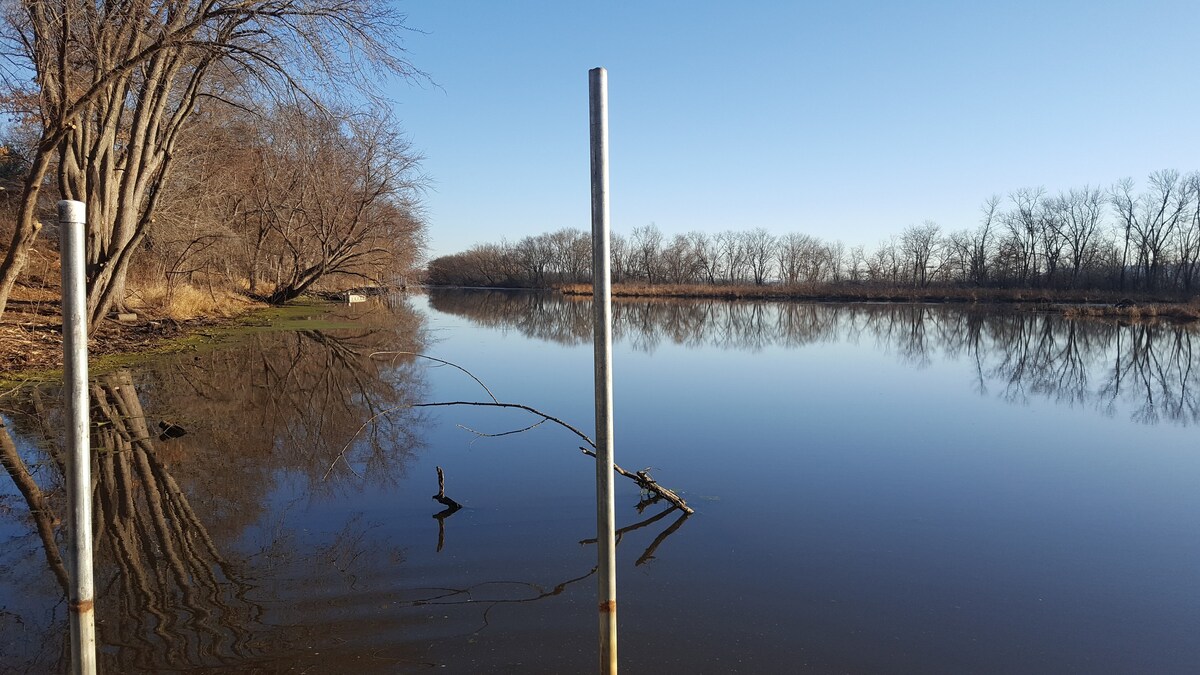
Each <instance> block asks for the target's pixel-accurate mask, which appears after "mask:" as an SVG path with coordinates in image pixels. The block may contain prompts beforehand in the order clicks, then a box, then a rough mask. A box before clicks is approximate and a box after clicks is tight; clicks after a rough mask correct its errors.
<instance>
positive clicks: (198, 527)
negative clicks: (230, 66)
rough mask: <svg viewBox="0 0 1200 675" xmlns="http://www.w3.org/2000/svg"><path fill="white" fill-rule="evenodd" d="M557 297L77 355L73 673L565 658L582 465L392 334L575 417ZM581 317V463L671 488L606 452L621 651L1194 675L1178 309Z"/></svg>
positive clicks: (574, 619) (53, 543) (700, 307)
mask: <svg viewBox="0 0 1200 675" xmlns="http://www.w3.org/2000/svg"><path fill="white" fill-rule="evenodd" d="M590 311H591V306H590V303H588V302H585V301H573V300H564V299H563V298H561V297H558V296H554V295H539V294H529V293H499V292H446V291H440V292H433V293H431V294H430V295H427V296H426V295H420V296H413V297H411V298H409V299H401V300H398V301H393V302H391V303H377V304H373V305H371V306H367V307H358V306H356V307H354V308H339V309H335V310H332V311H331V312H330V313H329V314H326V315H321V316H314V317H313V318H311V319H307V320H303V319H301V320H296V321H288V322H283V321H279V322H276V323H277V325H275V326H271V327H267V326H264V327H261V328H258V329H255V330H251V331H249V332H247V333H246V334H245V335H240V336H237V337H236V338H233V337H225V338H220V339H217V340H214V344H213V345H205V346H201V347H199V348H197V349H196V350H194V351H191V352H187V353H184V354H179V355H174V356H171V357H168V358H164V359H161V360H159V361H157V362H155V363H152V364H149V365H146V366H139V367H136V368H128V369H124V370H118V371H115V372H109V373H106V374H103V375H99V376H97V377H96V379H95V381H94V384H93V390H92V394H93V410H92V419H93V421H94V422H95V423H96V427H95V429H94V432H93V447H94V448H95V449H96V453H97V458H96V464H95V469H94V472H95V488H94V493H93V498H94V501H93V503H94V508H95V512H96V519H97V523H96V532H97V539H96V540H97V546H98V552H97V561H96V583H97V589H98V593H97V612H98V616H97V618H98V632H99V636H100V639H101V642H102V646H101V654H100V658H101V663H102V666H103V667H104V670H105V672H122V673H126V672H161V671H178V670H184V671H186V670H212V671H241V672H292V671H295V672H306V673H318V672H328V673H341V672H380V673H391V672H423V671H425V670H437V671H439V672H461V673H479V672H488V673H505V672H512V673H579V672H592V671H594V669H595V666H596V663H597V656H596V654H597V650H596V640H597V638H596V627H597V617H596V610H595V607H596V580H595V577H594V574H593V568H594V565H595V556H596V551H595V547H594V545H592V544H591V543H590V542H588V541H587V540H589V539H590V538H591V537H593V536H595V516H594V487H593V473H594V471H593V465H592V463H591V460H590V459H588V458H587V457H585V456H584V455H582V454H581V453H580V452H579V450H578V443H576V442H575V438H574V437H573V436H572V435H571V434H569V433H568V432H566V431H564V430H562V429H559V428H556V427H553V426H552V425H549V424H543V425H540V426H537V427H535V428H532V429H529V430H527V431H524V432H522V433H514V434H509V435H503V436H494V435H495V434H500V433H503V432H508V431H515V430H518V429H522V428H525V427H528V426H530V425H531V424H533V423H534V422H536V421H537V419H536V418H534V417H532V416H530V415H528V414H525V413H521V412H520V411H515V410H499V409H494V408H473V407H465V406H454V407H413V404H417V403H428V402H445V401H486V400H489V398H488V393H487V392H486V391H484V390H483V389H482V388H481V386H480V385H479V384H478V383H476V382H475V381H474V380H473V379H472V378H471V377H470V376H468V375H467V374H465V373H464V372H462V371H461V370H458V369H455V368H454V367H452V366H449V365H444V364H441V363H438V362H435V361H431V360H428V359H422V358H418V357H414V356H413V355H412V354H411V353H413V352H420V353H423V354H427V355H429V356H432V357H436V358H438V359H443V360H446V361H451V362H453V363H454V364H458V365H459V366H461V367H463V368H465V369H467V370H469V371H470V373H471V374H472V375H474V376H475V377H477V378H479V380H481V381H482V382H483V383H485V384H486V385H487V387H488V388H490V390H491V392H492V393H493V394H494V395H495V396H496V397H497V398H498V399H499V400H501V401H509V402H516V403H522V404H525V405H530V406H533V407H535V408H538V409H541V410H543V411H545V412H547V413H549V414H552V415H555V416H557V417H560V418H562V419H563V420H566V421H568V422H570V423H572V424H574V425H576V426H578V427H580V428H581V429H584V430H587V431H590V430H591V428H592V419H591V417H592V400H591V392H592V384H591V373H592V365H591V359H592V355H591V354H592V352H591V345H590V335H591V332H590V323H589V317H590ZM614 314H615V326H614V335H615V338H616V341H617V343H616V347H615V355H614V368H615V371H614V381H615V401H616V455H617V461H618V463H620V464H622V465H623V466H625V467H626V468H627V469H630V470H639V469H643V468H647V467H652V471H653V473H654V475H655V477H656V478H657V479H658V480H659V481H660V482H661V483H663V484H664V485H666V486H668V487H672V488H674V489H676V490H677V491H678V492H679V493H680V494H681V495H682V496H683V497H684V498H685V499H686V500H688V502H689V503H690V504H691V505H692V506H694V507H695V509H696V514H695V515H694V516H691V517H689V518H686V519H685V518H682V517H681V516H680V515H679V513H678V512H665V513H664V508H665V507H663V506H662V505H661V504H651V505H648V506H647V505H645V504H642V505H641V507H642V509H641V510H639V508H638V507H639V501H640V497H641V495H639V492H638V490H637V487H636V486H635V485H633V484H632V483H630V482H629V481H626V480H624V479H621V478H619V477H618V483H617V487H618V492H617V519H618V524H619V525H620V526H623V527H628V528H629V529H628V531H626V532H624V533H623V534H622V535H621V538H620V542H619V546H618V588H619V594H620V595H619V602H620V605H619V606H620V615H619V621H620V628H619V630H620V662H621V668H622V670H623V671H624V672H626V673H732V672H740V673H795V672H812V673H1068V672H1076V673H1194V672H1198V671H1200V640H1197V639H1196V632H1197V629H1198V627H1200V490H1197V484H1198V482H1200V481H1198V479H1200V443H1198V442H1197V440H1196V439H1197V428H1196V427H1197V424H1198V423H1200V398H1198V396H1200V394H1198V392H1200V352H1197V351H1195V349H1197V348H1200V333H1197V332H1196V331H1195V330H1194V329H1186V328H1179V327H1173V326H1169V325H1158V326H1147V325H1117V324H1115V323H1107V322H1099V321H1091V320H1089V321H1072V320H1068V319H1066V318H1063V317H1060V316H1057V315H1042V314H1031V313H1025V314H1015V313H1003V312H998V311H992V310H986V309H977V308H965V307H948V306H908V305H825V304H823V305H809V304H785V303H763V302H754V303H749V302H748V303H726V302H717V301H703V302H701V301H696V302H680V301H672V302H635V301H631V302H618V303H616V304H615V307H614ZM376 352H389V353H386V354H380V353H376ZM373 354H374V355H373ZM372 355H373V356H372ZM59 400H60V392H59V391H58V390H57V389H56V388H53V387H48V388H43V389H38V390H23V391H21V392H18V393H17V394H15V395H11V396H9V397H7V398H5V399H3V400H0V417H2V419H3V421H4V423H5V425H6V427H5V428H4V429H0V455H2V456H3V457H2V458H3V465H4V468H5V470H6V472H5V475H2V476H0V542H3V545H2V546H0V671H4V672H7V671H15V672H60V671H62V670H63V669H64V667H65V665H64V664H65V661H64V659H65V658H66V657H65V653H66V646H65V644H64V641H65V639H66V635H67V632H66V622H67V607H66V602H65V600H64V595H63V583H64V580H63V574H64V572H63V563H62V558H61V554H60V553H59V550H60V548H62V547H63V546H64V545H65V541H66V540H65V534H64V532H63V529H62V523H61V520H62V519H64V518H65V514H66V502H65V495H64V490H63V487H62V485H63V478H62V466H61V465H62V462H63V459H64V458H63V456H62V453H61V451H60V448H61V439H60V435H61V434H60V431H59V430H60V428H61V422H62V410H61V409H60V403H59ZM160 423H173V424H176V425H178V427H181V428H182V429H184V430H186V434H185V435H182V436H178V437H172V436H171V435H170V434H167V433H163V429H162V427H161V426H160ZM438 466H440V467H442V468H443V469H444V470H445V475H446V494H447V495H449V496H450V497H452V498H454V499H456V500H458V501H460V502H462V503H463V504H465V508H464V509H463V510H461V511H458V512H456V513H453V514H451V515H448V516H447V515H445V514H439V511H441V509H442V507H441V505H440V504H438V503H437V502H435V501H433V500H432V499H431V498H430V495H432V494H434V493H435V492H436V491H437V475H436V471H435V467H438ZM439 515H441V516H442V517H438V516H439ZM635 526H636V527H635Z"/></svg>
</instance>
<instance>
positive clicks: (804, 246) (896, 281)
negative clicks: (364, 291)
mask: <svg viewBox="0 0 1200 675" xmlns="http://www.w3.org/2000/svg"><path fill="white" fill-rule="evenodd" d="M981 211H982V216H981V221H980V224H979V225H978V226H977V227H975V228H974V229H963V230H957V231H952V232H947V231H944V230H943V229H942V227H941V226H940V225H938V224H937V223H934V222H932V221H926V222H924V223H922V224H920V225H910V226H909V227H907V228H905V229H904V230H903V231H902V232H901V233H900V234H898V235H892V236H891V237H890V238H889V239H887V240H885V241H883V242H881V243H880V244H878V245H877V246H875V247H874V248H867V247H865V246H851V247H847V246H846V245H844V244H843V243H842V242H840V241H835V242H828V241H824V240H822V239H820V238H818V237H814V236H812V235H808V234H802V233H789V234H785V235H782V236H776V235H774V234H771V233H770V232H768V231H767V230H766V229H764V228H761V227H760V228H755V229H751V230H746V231H735V230H727V231H724V232H719V233H716V234H709V233H706V232H695V231H693V232H688V233H686V234H678V235H675V236H674V237H672V238H669V239H668V238H667V237H665V236H664V235H663V234H662V232H660V231H659V229H658V228H657V227H655V226H654V225H653V224H651V225H646V226H643V227H638V228H635V229H634V230H633V232H632V233H630V234H629V236H622V235H619V234H616V235H614V236H613V238H612V244H611V247H612V250H611V253H612V263H611V264H612V277H613V281H614V282H615V283H626V282H629V283H648V284H660V283H661V284H714V285H736V284H755V285H766V284H773V283H781V284H789V285H790V284H802V283H854V284H879V285H885V284H886V285H893V286H901V285H903V286H912V287H929V286H932V285H955V286H978V287H997V288H1002V287H1018V288H1065V289H1070V288H1075V289H1078V288H1095V289H1112V290H1130V291H1133V290H1138V291H1147V292H1179V293H1190V292H1192V291H1193V290H1194V289H1195V288H1196V284H1197V281H1198V279H1197V275H1198V272H1200V172H1192V173H1190V174H1187V175H1184V174H1181V173H1180V172H1178V171H1174V170H1166V171H1158V172H1155V173H1153V174H1151V175H1150V177H1149V179H1148V180H1147V182H1146V185H1145V186H1144V187H1143V188H1141V189H1140V190H1139V189H1137V188H1136V186H1135V184H1134V181H1133V180H1132V179H1125V180H1121V181H1118V182H1117V183H1115V184H1113V185H1111V186H1109V187H1108V188H1107V189H1104V188H1099V187H1091V186H1084V187H1081V188H1072V189H1070V190H1067V191H1065V192H1059V193H1058V194H1050V193H1049V192H1047V191H1046V190H1045V189H1044V188H1025V189H1021V190H1016V191H1014V192H1012V193H1010V194H1009V195H1008V196H1007V197H1000V196H994V197H992V198H990V199H988V200H987V201H986V202H984V204H983V206H982V208H981ZM591 272H592V270H591V237H590V234H588V233H587V232H584V231H582V230H577V229H563V230H559V231H557V232H553V233H549V234H541V235H537V236H530V237H525V238H523V239H521V240H519V241H516V242H501V243H487V244H479V245H476V246H474V247H472V248H470V249H469V250H467V251H464V252H462V253H456V254H453V255H448V256H442V257H440V258H436V259H434V260H433V261H431V262H430V263H429V267H428V275H427V280H428V282H429V283H430V284H434V285H447V286H493V287H516V288H546V287H552V286H556V285H559V284H566V283H586V282H589V281H590V280H591Z"/></svg>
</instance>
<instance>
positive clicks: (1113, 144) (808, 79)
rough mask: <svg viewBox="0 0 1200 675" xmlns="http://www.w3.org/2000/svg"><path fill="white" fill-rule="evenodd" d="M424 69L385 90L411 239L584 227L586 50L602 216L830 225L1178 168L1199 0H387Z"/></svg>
mask: <svg viewBox="0 0 1200 675" xmlns="http://www.w3.org/2000/svg"><path fill="white" fill-rule="evenodd" d="M400 7H401V9H402V11H404V12H406V13H407V14H408V22H409V25H410V27H412V28H415V29H418V30H420V31H422V32H421V33H413V34H411V35H410V38H409V40H408V42H407V43H406V47H407V48H408V50H409V52H410V54H409V55H410V57H411V59H412V61H413V62H414V63H415V64H416V66H417V67H419V68H421V69H422V70H424V71H426V72H427V73H429V75H430V77H431V78H432V79H433V80H434V82H436V84H437V86H436V87H435V86H431V85H428V84H425V85H419V84H418V85H414V84H399V85H396V86H394V87H392V88H390V90H389V92H390V95H391V97H392V98H393V99H394V100H395V101H396V103H397V105H396V110H397V115H398V116H399V118H400V119H401V120H402V121H403V123H404V126H405V128H406V129H407V130H408V132H409V134H410V136H411V137H412V140H413V143H414V145H415V146H416V147H417V148H418V149H419V150H420V151H421V152H422V153H423V154H424V155H425V156H426V160H425V162H424V168H425V171H426V172H427V173H428V174H429V175H430V177H431V178H432V179H433V189H432V190H431V191H430V192H429V194H428V196H427V199H426V206H427V210H428V214H427V215H428V221H429V227H430V229H429V233H430V256H431V257H434V256H437V255H443V254H447V253H453V252H457V251H460V250H462V249H465V248H467V247H469V246H470V245H472V244H475V243H479V242H484V241H499V240H500V239H501V238H508V239H509V240H516V239H519V238H520V237H523V236H525V235H529V234H538V233H541V232H547V231H551V230H556V229H559V228H562V227H577V228H581V229H585V230H586V229H588V228H589V227H590V221H589V218H590V215H589V214H590V210H589V209H590V207H589V194H590V193H589V187H588V180H589V177H588V102H587V71H588V69H589V68H592V67H595V66H603V67H605V68H607V69H608V72H609V129H610V154H611V159H610V168H611V174H612V196H611V199H612V220H613V228H614V230H615V231H617V232H624V233H628V232H629V231H630V230H632V229H633V228H634V227H638V226H640V225H646V224H649V223H655V224H656V225H657V226H658V227H659V228H660V229H661V230H662V231H663V232H664V233H666V234H667V235H672V234H675V233H679V232H686V231H688V230H692V229H697V230H705V231H718V230H722V229H728V228H733V229H749V228H754V227H759V226H762V227H765V228H767V229H768V230H770V231H772V232H775V233H777V234H779V233H785V232H790V231H795V232H804V233H809V234H814V235H817V236H820V237H822V238H825V239H828V240H835V239H840V240H842V241H844V242H846V243H847V244H848V245H854V244H866V245H868V246H871V245H874V244H876V243H878V241H880V240H881V239H883V238H886V237H887V236H888V235H890V234H893V233H899V232H900V230H902V229H903V228H904V227H905V226H907V225H910V224H914V223H921V222H923V221H925V220H933V221H935V222H937V223H938V224H940V225H941V226H942V227H943V228H944V229H946V230H957V229H961V228H966V227H974V226H975V225H976V224H977V222H978V216H979V205H980V204H981V203H982V202H983V201H984V200H985V199H986V198H987V197H988V196H990V195H992V194H996V193H998V194H1007V193H1008V192H1009V191H1011V190H1014V189H1017V188H1021V187H1029V186H1044V187H1046V188H1047V189H1048V190H1050V191H1052V192H1054V191H1058V190H1060V189H1063V190H1065V189H1067V188H1070V187H1078V186H1082V185H1084V184H1092V185H1101V186H1105V187H1107V186H1108V185H1110V184H1111V183H1112V182H1113V181H1115V180H1117V179H1120V178H1122V177H1125V176H1131V177H1133V178H1135V179H1136V180H1138V181H1144V180H1145V177H1146V175H1147V174H1148V173H1149V172H1151V171H1154V170H1157V169H1163V168H1175V169H1179V170H1181V171H1191V170H1194V169H1200V68H1198V66H1197V64H1198V63H1200V52H1198V51H1197V45H1198V44H1200V42H1198V38H1200V2H1197V1H1196V0H1178V1H1174V0H1162V1H1159V0H1147V1H1145V2H1134V1H1130V2H1105V1H1104V0H1091V1H1079V2H1076V1H1061V2H1056V1H1053V0H1045V1H1039V2H1031V1H1025V0H1018V1H1012V0H1006V1H1005V2H971V1H967V0H959V1H950V0H947V1H944V2H934V1H927V2H915V1H914V2H902V1H899V0H896V1H882V0H880V1H859V2H835V1H832V0H830V1H828V2H740V3H731V2H722V3H717V2H707V1H699V0H693V1H691V2H683V1H677V2H665V1H655V0H644V1H640V2H612V3H584V2H568V1H563V0H557V1H556V0H545V1H541V2H532V1H520V0H516V1H504V2H499V1H482V0H480V1H476V2H461V1H452V0H400Z"/></svg>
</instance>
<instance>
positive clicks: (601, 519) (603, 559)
mask: <svg viewBox="0 0 1200 675" xmlns="http://www.w3.org/2000/svg"><path fill="white" fill-rule="evenodd" d="M588 99H589V103H590V110H591V114H590V121H591V145H592V306H593V308H594V310H595V313H594V315H593V319H592V344H593V345H594V347H595V350H596V538H597V540H598V541H599V544H600V546H599V550H600V554H599V556H600V560H599V564H598V567H597V574H598V575H599V579H600V588H599V591H600V592H599V600H600V672H601V673H616V672H617V544H616V536H615V534H614V528H615V525H614V523H615V521H616V515H615V507H614V502H613V438H612V435H613V418H612V278H611V273H610V271H609V244H608V225H609V220H608V71H606V70H605V69H603V68H593V69H591V70H590V71H588Z"/></svg>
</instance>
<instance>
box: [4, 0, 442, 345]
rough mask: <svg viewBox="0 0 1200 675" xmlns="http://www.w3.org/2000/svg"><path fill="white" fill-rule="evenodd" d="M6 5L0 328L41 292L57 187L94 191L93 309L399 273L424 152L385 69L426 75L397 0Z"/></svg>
mask: <svg viewBox="0 0 1200 675" xmlns="http://www.w3.org/2000/svg"><path fill="white" fill-rule="evenodd" d="M6 10H7V11H6V13H5V14H4V15H3V17H2V19H3V21H2V23H0V41H2V42H3V44H4V49H5V56H6V59H4V60H3V62H2V63H0V112H3V113H4V114H5V116H6V119H7V124H6V125H5V127H4V136H3V138H0V182H2V185H0V187H3V188H4V191H3V192H2V193H0V247H3V248H2V249H0V254H2V255H3V260H2V261H0V327H3V324H9V325H11V324H13V323H14V322H16V323H28V322H29V319H28V317H27V316H25V314H27V313H28V312H30V311H32V310H35V309H38V308H41V307H42V304H41V303H44V302H50V301H52V300H50V299H47V298H43V297H42V295H43V294H44V293H45V292H47V289H51V288H52V286H53V285H54V284H53V283H52V282H51V281H49V277H51V276H52V275H53V274H55V273H56V270H54V269H51V267H52V265H50V264H49V263H48V262H47V261H48V260H50V259H53V258H57V251H56V242H57V232H56V228H55V226H54V225H53V223H54V222H55V220H56V216H55V203H56V202H57V201H58V200H59V199H73V200H78V201H82V202H84V203H85V204H86V207H87V214H88V216H87V219H88V224H87V237H86V239H87V251H86V265H87V269H86V280H87V310H88V318H89V322H90V324H91V326H92V328H96V327H97V326H98V325H99V324H100V323H101V322H103V321H104V320H105V319H106V318H108V317H110V316H111V314H113V313H114V312H119V311H126V310H130V309H138V308H146V307H157V308H158V310H157V311H159V312H164V311H167V310H165V309H163V308H170V307H172V306H174V305H176V304H180V303H182V304H184V305H189V304H190V305H193V310H194V309H197V308H196V307H195V305H196V303H197V302H198V298H200V297H206V298H208V299H209V301H211V303H212V304H216V305H221V304H227V303H225V302H224V301H222V300H221V298H224V297H232V296H237V295H243V296H250V297H253V298H256V299H258V300H259V301H262V302H268V303H282V302H285V301H287V300H289V299H291V298H294V297H296V296H297V295H299V294H301V293H304V292H306V291H311V290H316V289H325V290H338V289H346V288H351V287H356V286H376V285H387V284H394V283H403V282H404V281H405V280H406V279H407V278H408V276H409V274H410V272H411V270H413V269H415V268H416V267H417V266H418V265H420V263H421V258H422V247H423V235H424V224H423V221H422V217H421V209H420V196H421V191H422V187H423V184H424V179H423V177H422V175H421V173H420V169H419V159H420V157H419V155H418V153H417V152H416V151H415V150H414V149H413V148H412V146H411V145H410V143H409V141H408V140H407V138H406V136H405V134H404V133H403V131H402V129H401V127H400V125H399V122H398V121H397V120H396V119H395V118H394V117H393V116H392V114H391V107H390V105H389V104H388V103H387V102H386V101H384V100H383V99H382V98H381V96H380V89H379V83H382V82H388V81H394V80H396V79H401V80H402V79H405V78H420V77H423V75H422V73H420V72H419V71H418V70H416V69H415V68H414V67H413V65H412V64H411V63H410V62H409V61H408V60H407V58H406V54H405V52H404V51H403V48H402V47H401V45H402V38H403V37H404V34H405V32H406V31H407V30H408V29H407V27H406V24H405V17H404V16H403V15H402V14H399V13H397V12H396V10H394V9H393V8H392V6H391V5H390V4H388V3H378V2H375V1H374V0H288V1H286V2H281V1H279V0H245V1H244V2H238V3H232V4H230V3H214V2H209V1H207V0H166V1H164V2H159V3H149V4H147V3H115V4H113V3H108V4H104V3H100V4H97V3H79V2H75V0H48V1H39V2H32V1H31V0H14V2H12V3H9V4H8V5H6ZM13 309H16V310H17V312H18V314H20V315H21V316H20V317H18V318H15V319H14V318H12V317H10V316H9V314H11V313H12V312H11V310H13ZM6 310H10V311H9V312H8V313H6ZM202 311H204V310H202ZM185 313H186V312H185Z"/></svg>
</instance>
